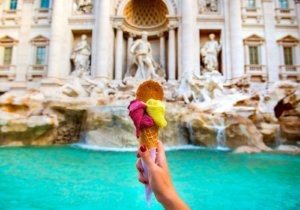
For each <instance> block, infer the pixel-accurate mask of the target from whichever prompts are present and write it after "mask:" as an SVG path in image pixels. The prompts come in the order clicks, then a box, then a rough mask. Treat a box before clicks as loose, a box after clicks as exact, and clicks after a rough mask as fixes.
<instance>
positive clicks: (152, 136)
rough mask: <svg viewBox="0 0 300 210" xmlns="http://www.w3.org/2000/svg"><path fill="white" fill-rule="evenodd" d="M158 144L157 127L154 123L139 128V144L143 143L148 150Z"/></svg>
mask: <svg viewBox="0 0 300 210" xmlns="http://www.w3.org/2000/svg"><path fill="white" fill-rule="evenodd" d="M157 144H158V127H157V126H156V125H154V126H152V127H150V128H143V129H142V130H141V136H140V145H145V146H146V147H147V149H148V150H151V149H153V148H156V147H157Z"/></svg>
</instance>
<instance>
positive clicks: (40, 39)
mask: <svg viewBox="0 0 300 210" xmlns="http://www.w3.org/2000/svg"><path fill="white" fill-rule="evenodd" d="M30 42H31V43H32V44H33V45H35V46H47V45H48V44H49V39H48V38H47V37H44V36H42V35H38V36H36V37H34V38H33V39H31V41H30Z"/></svg>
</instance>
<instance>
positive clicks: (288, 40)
mask: <svg viewBox="0 0 300 210" xmlns="http://www.w3.org/2000/svg"><path fill="white" fill-rule="evenodd" d="M277 43H278V44H280V45H292V46H294V45H297V44H299V40H298V39H297V38H295V37H293V36H292V35H287V36H285V37H283V38H281V39H279V40H277Z"/></svg>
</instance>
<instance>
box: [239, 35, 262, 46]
mask: <svg viewBox="0 0 300 210" xmlns="http://www.w3.org/2000/svg"><path fill="white" fill-rule="evenodd" d="M243 42H244V45H262V44H263V43H264V42H265V39H264V38H263V37H261V36H258V35H256V34H252V35H251V36H248V37H247V38H245V39H244V40H243Z"/></svg>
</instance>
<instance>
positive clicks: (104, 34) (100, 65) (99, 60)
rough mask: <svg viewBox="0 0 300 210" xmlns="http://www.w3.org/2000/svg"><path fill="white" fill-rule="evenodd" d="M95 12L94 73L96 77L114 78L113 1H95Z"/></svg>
mask: <svg viewBox="0 0 300 210" xmlns="http://www.w3.org/2000/svg"><path fill="white" fill-rule="evenodd" d="M94 2H95V6H96V12H95V16H96V17H95V19H96V23H95V35H96V36H95V37H94V38H95V39H96V40H95V49H96V50H95V51H97V53H96V59H95V60H96V61H95V63H94V67H93V75H94V76H95V77H96V78H106V79H112V75H113V74H112V68H111V65H110V64H111V57H112V51H113V49H112V46H111V43H110V40H111V39H112V26H111V22H110V21H111V20H110V11H111V8H110V6H111V2H112V1H107V0H99V1H94Z"/></svg>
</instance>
